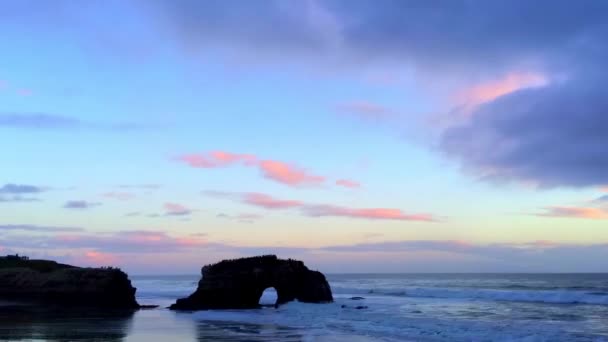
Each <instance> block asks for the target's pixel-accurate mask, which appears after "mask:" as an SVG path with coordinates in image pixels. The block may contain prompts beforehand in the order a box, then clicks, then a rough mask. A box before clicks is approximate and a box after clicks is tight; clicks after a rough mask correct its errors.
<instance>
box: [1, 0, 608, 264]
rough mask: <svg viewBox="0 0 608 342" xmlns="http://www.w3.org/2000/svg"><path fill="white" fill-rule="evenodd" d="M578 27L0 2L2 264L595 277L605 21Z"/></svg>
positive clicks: (384, 5) (436, 9) (444, 17)
mask: <svg viewBox="0 0 608 342" xmlns="http://www.w3.org/2000/svg"><path fill="white" fill-rule="evenodd" d="M578 6H579V5H574V4H569V3H567V2H562V1H558V2H539V3H535V4H528V3H526V2H523V1H515V2H512V3H509V4H508V5H507V4H504V3H500V2H487V3H470V2H460V1H454V2H437V3H434V4H431V3H427V2H420V3H417V2H410V3H402V2H398V1H397V2H395V1H389V0H383V1H380V3H378V4H376V5H373V6H372V2H370V1H364V0H361V1H357V2H355V3H354V4H352V6H349V5H347V4H346V2H344V1H322V0H318V1H312V0H311V1H302V2H297V3H296V2H291V3H287V2H281V1H271V0H268V1H261V2H258V3H256V4H253V3H248V2H244V1H228V2H215V1H209V2H196V1H187V0H179V1H163V0H157V1H137V0H131V1H104V2H101V1H89V2H86V3H75V2H70V1H61V0H56V1H49V2H44V3H41V2H35V1H32V2H29V1H5V2H3V3H2V4H0V13H1V14H0V42H2V43H3V46H5V48H4V49H3V53H2V54H1V55H0V155H1V156H2V164H1V167H0V253H15V252H19V253H22V254H29V255H32V256H34V257H49V258H55V259H59V260H62V261H65V262H71V263H75V264H79V265H106V264H116V265H120V266H122V267H124V268H125V269H127V270H129V271H132V272H136V273H175V272H178V273H188V272H194V271H192V270H196V269H198V267H199V266H200V265H202V264H204V263H208V262H213V261H215V260H217V259H221V258H223V257H234V256H243V255H249V254H256V253H262V252H264V253H277V254H279V255H281V256H286V257H288V256H294V257H299V258H302V259H304V260H305V261H308V262H309V263H310V264H312V265H313V266H315V267H318V268H320V269H322V270H327V271H330V272H337V271H359V272H369V271H382V272H408V271H412V272H416V271H437V272H445V271H534V272H537V271H551V272H555V271H606V269H605V267H606V266H605V263H603V262H602V261H603V260H604V259H602V258H605V257H608V247H607V246H608V233H607V232H606V231H605V229H604V226H605V225H606V219H608V207H607V205H608V204H607V203H608V201H606V197H605V196H606V195H607V194H608V189H607V188H606V185H608V178H607V176H606V175H607V174H608V172H607V171H608V169H607V166H606V165H608V162H607V160H606V156H607V155H608V154H606V153H605V151H606V146H608V141H607V140H606V137H607V135H606V134H605V129H604V128H603V127H606V126H605V124H606V123H607V121H606V115H605V114H604V113H605V112H606V109H608V103H606V101H605V99H604V96H602V94H601V90H600V89H601V86H600V84H601V83H600V82H601V81H600V79H601V77H598V75H600V76H601V75H602V73H603V72H604V71H603V70H604V69H605V68H604V65H603V64H604V62H603V58H602V57H603V56H604V54H605V53H606V51H603V50H604V49H603V48H602V47H601V44H600V45H597V44H594V42H599V41H601V39H602V37H603V36H604V34H605V33H606V27H605V24H603V20H602V16H601V15H599V14H601V13H605V12H606V11H608V7H607V6H606V5H605V4H603V3H602V2H600V1H597V2H591V3H590V4H589V6H594V7H597V8H596V11H595V12H594V13H598V15H597V16H596V15H595V14H594V15H591V16H587V15H586V14H585V13H587V12H586V8H583V7H581V8H579V7H578ZM581 6H582V5H581ZM547 8H550V9H551V10H550V11H549V12H547V11H546V10H547ZM519 13H527V14H528V18H529V21H526V22H523V23H522V22H518V20H519V19H517V18H519ZM546 13H548V14H546ZM479 32H485V34H484V35H482V36H479ZM66 228H67V229H66ZM175 265H178V266H175Z"/></svg>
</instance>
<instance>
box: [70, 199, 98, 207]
mask: <svg viewBox="0 0 608 342" xmlns="http://www.w3.org/2000/svg"><path fill="white" fill-rule="evenodd" d="M99 205H101V203H98V202H87V201H82V200H77V201H67V202H65V204H64V205H63V207H64V208H66V209H89V208H93V207H96V206H99Z"/></svg>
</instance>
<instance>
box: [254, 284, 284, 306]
mask: <svg viewBox="0 0 608 342" xmlns="http://www.w3.org/2000/svg"><path fill="white" fill-rule="evenodd" d="M278 299H279V295H278V294H277V289H275V288H274V287H269V288H267V289H265V290H264V291H262V294H261V295H260V299H259V300H258V304H260V306H271V305H277V301H278Z"/></svg>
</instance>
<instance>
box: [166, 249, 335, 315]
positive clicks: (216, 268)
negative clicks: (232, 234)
mask: <svg viewBox="0 0 608 342" xmlns="http://www.w3.org/2000/svg"><path fill="white" fill-rule="evenodd" d="M201 273H202V278H201V280H200V281H199V283H198V288H197V290H196V291H195V292H194V293H193V294H191V295H190V296H189V297H187V298H182V299H178V300H177V302H176V303H175V304H173V305H171V309H173V310H205V309H251V308H258V307H259V300H260V297H261V296H262V293H263V292H264V290H265V289H267V288H269V287H274V288H275V289H276V291H277V305H280V304H284V303H287V302H290V301H293V300H298V301H301V302H307V303H328V302H332V301H333V296H332V293H331V288H330V287H329V283H328V282H327V280H326V279H325V276H324V275H323V274H322V273H321V272H318V271H311V270H309V269H308V268H307V267H306V266H305V265H304V263H303V262H302V261H298V260H293V259H287V260H284V259H279V258H277V257H276V256H275V255H264V256H258V257H250V258H241V259H234V260H224V261H221V262H219V263H217V264H213V265H208V266H205V267H203V268H202V270H201Z"/></svg>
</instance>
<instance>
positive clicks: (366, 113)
mask: <svg viewBox="0 0 608 342" xmlns="http://www.w3.org/2000/svg"><path fill="white" fill-rule="evenodd" d="M336 108H337V110H338V111H339V112H340V113H343V114H347V115H354V116H358V117H360V118H362V119H373V120H382V119H386V118H388V117H391V116H393V115H395V113H394V111H392V110H391V109H389V108H387V107H385V106H383V105H380V104H377V103H373V102H368V101H353V102H344V103H340V104H338V105H337V106H336Z"/></svg>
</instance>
